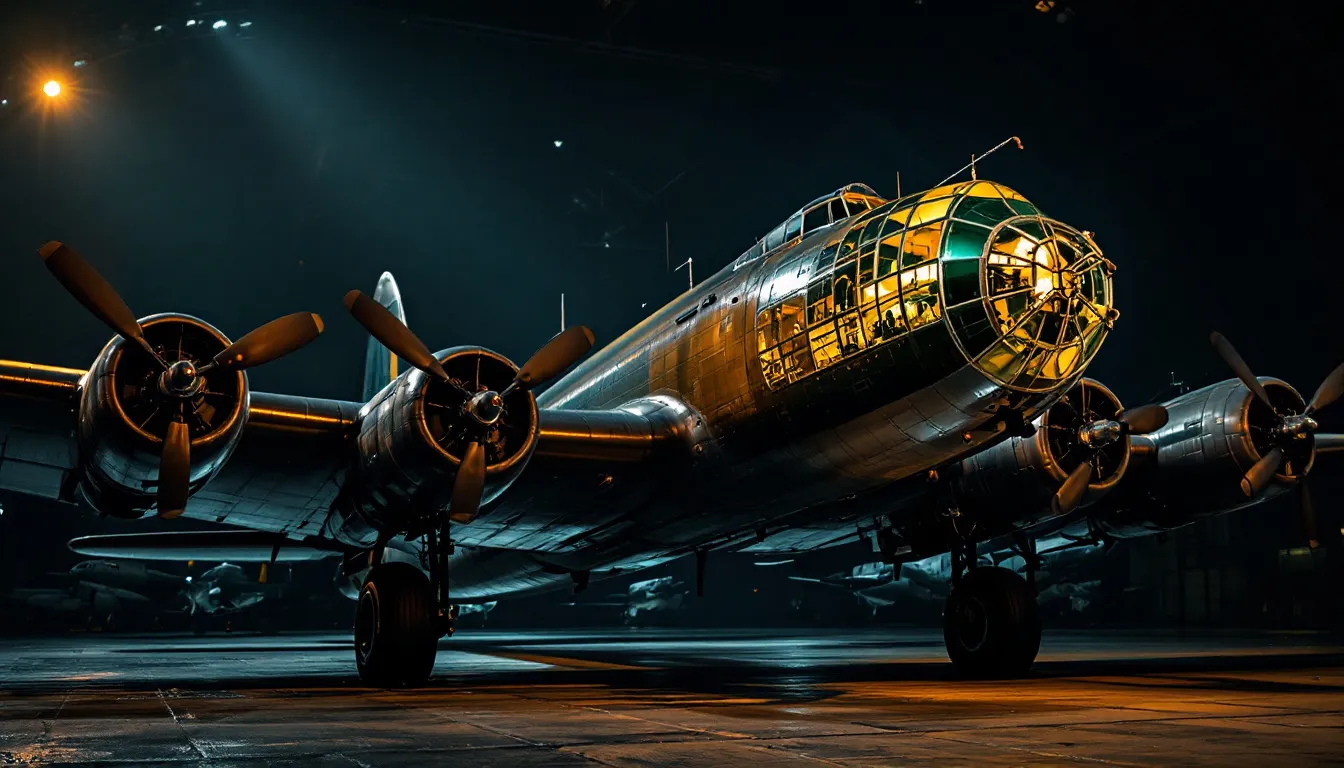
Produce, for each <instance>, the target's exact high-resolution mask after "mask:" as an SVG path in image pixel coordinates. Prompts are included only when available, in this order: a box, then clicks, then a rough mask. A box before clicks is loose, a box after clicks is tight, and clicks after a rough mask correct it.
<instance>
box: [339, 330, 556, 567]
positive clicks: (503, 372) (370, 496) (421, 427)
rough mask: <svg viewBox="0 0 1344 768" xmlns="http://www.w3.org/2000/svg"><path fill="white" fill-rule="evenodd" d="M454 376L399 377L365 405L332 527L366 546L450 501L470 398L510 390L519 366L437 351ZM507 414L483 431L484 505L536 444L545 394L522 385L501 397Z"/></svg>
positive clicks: (467, 350)
mask: <svg viewBox="0 0 1344 768" xmlns="http://www.w3.org/2000/svg"><path fill="white" fill-rule="evenodd" d="M437 357H438V359H439V362H440V363H442V365H443V368H444V370H445V371H447V373H448V375H449V377H450V378H451V379H452V381H453V383H445V382H443V381H440V380H439V379H437V378H435V377H432V376H428V375H426V374H425V373H423V372H421V371H419V370H414V369H413V370H411V371H409V372H408V373H406V374H403V375H402V376H400V377H398V378H397V379H396V380H394V381H393V382H392V383H390V384H388V385H387V386H386V387H384V388H383V390H382V391H381V392H379V393H378V394H377V395H376V396H375V397H374V398H373V399H372V400H371V401H369V403H368V404H367V405H365V406H364V408H363V409H361V410H360V424H359V434H358V437H357V439H356V444H357V446H358V450H359V462H358V464H357V466H356V467H355V472H354V476H353V477H352V478H351V482H350V483H349V484H348V485H347V490H346V492H345V493H344V494H343V495H342V497H341V498H340V499H338V500H337V503H336V511H337V516H336V517H335V518H334V519H333V521H332V523H333V525H332V527H330V528H329V529H328V531H327V533H328V534H329V535H330V536H332V537H333V538H336V539H337V540H338V541H342V542H344V543H346V544H350V545H352V546H367V545H368V544H369V543H371V542H372V541H373V539H374V538H375V537H376V532H377V531H380V530H393V531H405V530H408V529H410V528H412V527H413V526H414V524H415V522H416V520H417V518H423V517H424V516H425V515H427V514H430V513H432V512H434V511H436V510H439V509H442V508H443V507H445V506H447V504H448V502H449V497H450V495H451V490H452V485H453V483H452V481H453V478H454V477H455V476H456V474H457V468H458V466H459V465H460V464H461V463H462V455H463V452H464V451H465V450H466V446H467V443H468V437H469V435H468V434H467V433H466V432H465V431H463V430H462V429H461V428H460V426H459V425H460V424H462V419H461V414H462V413H463V411H464V406H465V405H466V403H467V400H468V398H469V397H470V396H471V395H472V394H475V393H477V392H480V391H486V390H490V391H494V392H504V391H505V390H506V389H507V388H508V386H509V383H510V382H512V381H513V380H514V377H515V376H516V375H517V373H518V368H517V366H515V365H514V364H513V363H512V362H510V361H509V360H508V358H505V357H504V356H503V355H500V354H498V353H495V352H492V351H490V350H488V349H485V348H482V347H453V348H451V349H446V350H443V351H441V352H439V353H438V354H437ZM503 414H504V415H503V416H502V417H501V418H500V419H499V420H498V421H497V422H495V423H494V424H493V425H491V426H490V427H488V428H486V429H484V430H483V432H484V435H485V440H484V446H485V460H486V461H485V464H486V473H485V476H486V483H485V494H484V496H483V497H482V502H481V503H482V506H485V505H487V504H489V503H490V502H491V501H492V500H494V499H495V498H496V497H498V496H499V495H500V494H501V493H503V492H504V490H505V489H506V488H508V487H509V485H511V484H512V483H513V481H514V480H516V479H517V478H518V475H519V474H521V473H522V471H523V469H524V468H525V467H526V466H527V462H528V460H529V459H530V458H531V457H532V452H533V450H535V448H536V445H537V429H538V420H537V401H536V398H535V397H534V396H533V395H532V393H531V392H529V391H527V390H525V389H522V388H518V389H515V390H514V391H512V392H510V393H509V394H508V395H507V396H506V397H504V399H503Z"/></svg>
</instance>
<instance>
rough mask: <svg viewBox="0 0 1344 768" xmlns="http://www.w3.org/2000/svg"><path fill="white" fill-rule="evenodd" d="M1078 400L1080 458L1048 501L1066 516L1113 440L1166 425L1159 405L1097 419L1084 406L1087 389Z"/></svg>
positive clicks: (1098, 473) (1098, 470)
mask: <svg viewBox="0 0 1344 768" xmlns="http://www.w3.org/2000/svg"><path fill="white" fill-rule="evenodd" d="M1079 400H1080V401H1081V402H1080V403H1079V404H1078V407H1077V408H1076V409H1075V410H1076V413H1077V415H1078V418H1079V419H1080V420H1081V421H1082V425H1081V426H1080V427H1079V428H1078V443H1079V446H1080V448H1081V449H1082V450H1083V451H1084V454H1083V459H1082V461H1080V462H1079V464H1078V466H1076V467H1074V468H1073V471H1072V472H1070V473H1069V476H1068V477H1067V478H1065V480H1064V484H1063V485H1061V486H1060V487H1059V490H1058V491H1056V492H1055V495H1054V497H1053V498H1052V499H1051V500H1050V507H1051V510H1052V511H1053V512H1054V514H1056V515H1066V514H1068V513H1070V512H1072V511H1073V510H1075V509H1077V508H1078V505H1079V504H1081V503H1082V502H1083V495H1084V494H1085V493H1087V486H1088V485H1090V484H1091V483H1092V482H1093V480H1094V479H1095V478H1099V477H1100V476H1101V474H1102V473H1101V467H1100V463H1101V455H1102V453H1103V451H1104V450H1105V449H1106V448H1107V447H1108V446H1111V445H1113V444H1114V443H1115V442H1116V441H1118V440H1121V439H1123V438H1125V437H1126V436H1128V435H1143V434H1148V433H1149V432H1156V431H1157V430H1159V429H1161V428H1163V427H1165V426H1166V425H1167V409H1166V408H1163V407H1162V406H1160V405H1141V406H1139V407H1137V408H1129V409H1126V410H1124V411H1122V412H1120V413H1119V414H1117V415H1116V416H1115V418H1113V419H1110V418H1099V417H1098V414H1097V413H1096V412H1094V411H1093V410H1092V409H1090V408H1089V407H1088V389H1087V387H1086V386H1084V387H1082V392H1081V396H1080V397H1079Z"/></svg>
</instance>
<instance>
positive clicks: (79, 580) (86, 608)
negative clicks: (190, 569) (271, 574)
mask: <svg viewBox="0 0 1344 768" xmlns="http://www.w3.org/2000/svg"><path fill="white" fill-rule="evenodd" d="M49 577H51V578H55V579H59V580H60V581H63V582H65V583H66V586H64V587H61V588H21V589H16V590H14V591H13V592H12V593H10V595H8V598H9V600H11V601H16V602H20V603H22V604H24V605H26V606H28V607H30V608H37V609H40V610H45V611H50V612H53V613H63V614H76V615H82V616H86V617H87V618H88V619H89V620H90V621H92V620H95V619H97V620H101V622H102V624H103V626H104V627H109V628H110V627H113V626H116V625H117V623H118V619H119V618H121V617H124V616H125V615H126V614H128V613H134V614H139V615H145V616H153V615H158V614H162V613H182V612H185V613H187V614H188V615H190V616H193V617H196V616H200V617H205V616H215V615H220V614H226V613H235V612H237V611H241V610H243V609H245V608H248V607H251V606H253V605H256V604H257V603H260V602H261V601H262V600H263V599H265V598H267V597H271V598H275V597H279V596H280V595H281V592H280V589H281V587H280V586H279V585H273V584H268V583H267V578H266V564H264V563H263V564H262V565H261V569H260V574H259V577H258V578H251V577H248V576H247V575H246V574H245V573H244V572H243V569H242V568H241V567H239V566H237V565H232V564H230V563H223V564H221V565H217V566H215V567H213V568H210V569H209V570H206V571H205V572H204V573H201V574H198V575H192V576H185V577H184V576H179V575H177V574H174V573H168V572H166V571H161V570H156V569H153V568H148V567H146V566H145V564H144V563H139V562H132V561H117V560H84V561H82V562H79V563H76V564H75V565H74V566H72V567H71V568H70V571H69V572H68V573H60V574H49Z"/></svg>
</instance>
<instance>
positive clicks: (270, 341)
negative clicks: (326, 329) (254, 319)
mask: <svg viewBox="0 0 1344 768" xmlns="http://www.w3.org/2000/svg"><path fill="white" fill-rule="evenodd" d="M322 328H323V326H322V318H320V317H318V316H317V315H315V314H313V313H312V312H295V313H294V314H292V315H285V316H284V317H278V318H276V319H274V320H272V321H271V322H269V323H267V324H265V325H263V326H261V327H260V328H256V329H254V330H253V331H252V332H250V333H248V334H247V335H246V336H244V337H243V338H241V339H239V340H237V341H235V342H233V343H232V344H230V345H229V346H228V347H227V348H225V349H224V351H223V352H220V353H219V354H218V355H215V365H216V366H218V367H220V368H227V369H229V370H233V371H241V370H243V369H245V368H252V367H254V366H258V365H262V364H263V363H269V362H271V361H272V360H277V359H279V358H282V357H284V356H285V355H288V354H289V353H290V352H293V351H295V350H297V349H299V348H300V347H303V346H306V345H307V344H308V343H309V342H311V341H312V340H313V339H316V338H317V337H318V336H320V335H322Z"/></svg>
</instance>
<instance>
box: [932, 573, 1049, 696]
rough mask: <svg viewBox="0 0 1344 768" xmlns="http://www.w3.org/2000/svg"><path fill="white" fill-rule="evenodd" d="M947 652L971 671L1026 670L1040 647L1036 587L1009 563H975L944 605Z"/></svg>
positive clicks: (987, 674)
mask: <svg viewBox="0 0 1344 768" xmlns="http://www.w3.org/2000/svg"><path fill="white" fill-rule="evenodd" d="M943 641H944V642H945V643H946V645H947V655H948V658H950V659H952V663H953V664H954V665H955V666H956V668H957V670H958V671H960V672H961V673H962V674H964V675H966V676H967V677H977V678H994V677H1016V676H1019V675H1022V674H1025V673H1026V672H1027V670H1028V669H1030V668H1031V664H1032V662H1034V661H1035V660H1036V653H1037V652H1038V651H1039V650H1040V647H1041V613H1040V609H1039V608H1038V607H1037V605H1036V596H1035V593H1034V591H1033V590H1032V588H1031V585H1029V584H1028V583H1027V581H1026V579H1023V578H1022V577H1021V576H1019V575H1017V574H1016V573H1014V572H1012V571H1010V570H1008V569H1007V568H974V569H972V570H970V571H969V572H967V573H966V575H965V576H962V577H961V579H960V580H959V581H958V582H957V584H955V585H954V586H953V587H952V592H951V594H949V595H948V598H947V605H946V607H945V608H944V610H943Z"/></svg>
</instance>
